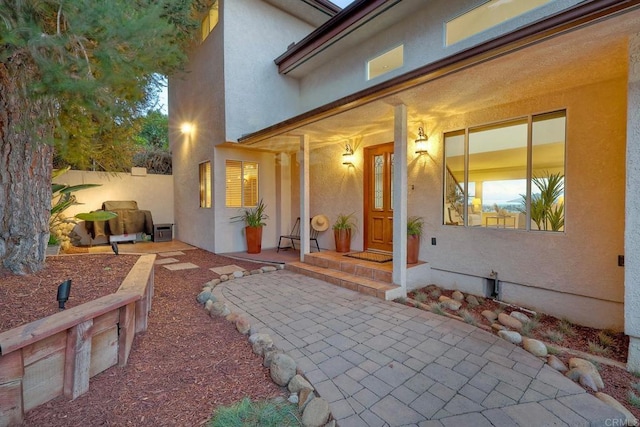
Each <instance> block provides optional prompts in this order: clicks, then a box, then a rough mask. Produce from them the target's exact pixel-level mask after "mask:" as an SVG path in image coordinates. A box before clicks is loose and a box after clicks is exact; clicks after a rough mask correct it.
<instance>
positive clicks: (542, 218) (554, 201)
mask: <svg viewBox="0 0 640 427" xmlns="http://www.w3.org/2000/svg"><path fill="white" fill-rule="evenodd" d="M531 181H532V182H533V184H534V185H535V186H536V187H537V189H538V191H539V192H538V193H534V194H531V220H532V221H533V222H534V223H535V224H536V226H537V227H538V229H539V230H552V231H560V230H561V229H562V227H564V203H559V202H558V200H559V199H560V196H562V195H563V194H564V175H563V174H562V173H560V172H558V173H548V172H547V173H546V174H545V175H544V176H534V177H533V178H532V179H531ZM520 197H521V198H522V200H521V204H522V206H521V207H520V212H522V213H524V214H526V212H527V211H526V206H527V198H526V196H525V195H524V194H521V195H520Z"/></svg>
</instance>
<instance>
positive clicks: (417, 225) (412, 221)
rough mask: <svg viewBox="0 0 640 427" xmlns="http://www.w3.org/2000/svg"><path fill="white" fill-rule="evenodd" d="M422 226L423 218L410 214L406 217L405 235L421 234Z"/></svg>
mask: <svg viewBox="0 0 640 427" xmlns="http://www.w3.org/2000/svg"><path fill="white" fill-rule="evenodd" d="M423 227H424V219H423V218H422V217H420V216H410V217H409V218H407V235H409V236H422V228H423Z"/></svg>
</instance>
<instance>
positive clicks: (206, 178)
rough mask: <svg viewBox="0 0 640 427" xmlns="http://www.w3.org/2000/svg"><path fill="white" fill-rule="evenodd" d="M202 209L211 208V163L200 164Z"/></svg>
mask: <svg viewBox="0 0 640 427" xmlns="http://www.w3.org/2000/svg"><path fill="white" fill-rule="evenodd" d="M199 177H200V207H201V208H210V207H211V162H210V161H207V162H202V163H200V173H199Z"/></svg>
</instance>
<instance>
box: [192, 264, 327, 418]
mask: <svg viewBox="0 0 640 427" xmlns="http://www.w3.org/2000/svg"><path fill="white" fill-rule="evenodd" d="M278 269H279V268H278V267H273V266H265V267H262V268H259V269H255V270H251V271H247V270H243V271H241V270H238V271H234V272H233V273H232V274H228V275H226V274H223V275H221V276H220V278H219V279H213V280H211V281H209V282H207V283H205V284H204V285H203V287H202V290H201V291H200V293H199V294H198V296H197V297H196V300H197V301H198V303H200V304H202V305H203V307H204V309H205V310H206V311H207V312H208V313H209V315H210V316H211V317H216V316H219V317H224V318H225V319H226V320H227V321H229V322H233V323H234V324H235V326H236V329H237V330H238V332H240V333H241V334H243V335H248V336H249V343H250V344H251V348H252V349H253V352H254V353H255V354H257V355H259V356H262V358H263V362H262V365H263V366H264V367H265V368H269V374H270V375H271V379H272V380H273V382H274V383H276V384H277V385H279V386H281V387H287V389H288V391H289V393H290V395H289V398H288V401H289V402H291V403H293V404H297V405H298V411H299V413H300V419H301V421H302V425H303V426H305V427H322V426H325V427H335V425H336V423H335V420H334V419H331V418H332V416H331V411H330V409H329V403H328V402H327V401H326V400H325V399H323V398H322V397H320V396H318V395H317V392H316V390H315V388H314V387H313V386H312V385H311V383H310V382H309V381H308V380H307V379H306V378H305V377H304V375H303V373H302V372H301V371H300V370H299V369H298V367H297V364H296V361H295V360H294V359H293V358H292V357H291V356H289V355H288V354H286V353H285V352H284V351H283V350H281V349H279V348H277V347H276V346H275V345H274V343H273V340H272V339H271V337H270V336H269V334H264V333H260V332H258V331H254V330H252V328H251V324H250V323H249V321H248V320H247V319H246V317H244V316H243V315H241V314H239V313H235V312H232V311H231V310H230V309H229V307H228V305H227V303H225V302H224V301H221V300H218V298H216V297H215V296H214V295H213V288H215V287H216V286H218V285H219V284H220V283H223V282H226V281H228V280H233V279H238V278H241V277H244V276H249V275H253V274H263V273H270V272H274V271H277V270H278Z"/></svg>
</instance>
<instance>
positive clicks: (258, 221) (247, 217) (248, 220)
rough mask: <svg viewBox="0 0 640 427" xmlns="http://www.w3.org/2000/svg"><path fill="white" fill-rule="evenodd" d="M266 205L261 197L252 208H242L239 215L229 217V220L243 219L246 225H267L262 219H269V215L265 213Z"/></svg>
mask: <svg viewBox="0 0 640 427" xmlns="http://www.w3.org/2000/svg"><path fill="white" fill-rule="evenodd" d="M266 210H267V206H266V205H265V204H264V202H263V201H262V199H260V201H259V202H258V204H257V205H256V206H255V207H254V208H246V209H243V212H242V213H241V214H240V215H236V216H234V217H231V222H239V221H244V223H245V225H246V226H247V227H264V226H265V225H267V224H266V223H265V222H264V220H266V219H269V216H268V215H267V214H266V213H265V211H266Z"/></svg>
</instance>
